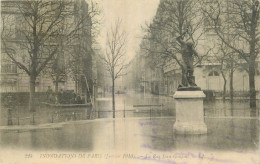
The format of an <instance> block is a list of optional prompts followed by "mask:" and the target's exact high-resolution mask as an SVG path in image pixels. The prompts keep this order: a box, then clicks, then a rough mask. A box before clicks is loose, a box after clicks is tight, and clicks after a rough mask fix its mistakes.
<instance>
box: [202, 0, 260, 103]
mask: <svg viewBox="0 0 260 164" xmlns="http://www.w3.org/2000/svg"><path fill="white" fill-rule="evenodd" d="M223 6H224V7H223ZM203 11H204V13H205V16H206V17H207V18H209V20H211V22H212V23H213V25H214V31H215V33H216V34H217V36H218V37H219V39H220V40H221V41H222V42H223V43H224V44H225V45H226V46H227V47H229V48H230V49H232V50H233V51H234V52H236V53H237V54H238V55H239V58H240V60H237V62H240V63H242V64H243V63H246V65H245V67H244V69H245V70H246V71H247V73H248V75H249V88H250V107H251V108H255V107H256V91H255V68H256V59H257V57H258V54H259V51H260V35H259V28H258V27H259V1H258V0H250V1H249V0H229V1H220V0H214V1H211V3H207V4H206V5H205V8H204V9H203ZM220 22H221V25H219V24H220Z"/></svg>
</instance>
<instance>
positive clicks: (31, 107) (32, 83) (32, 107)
mask: <svg viewBox="0 0 260 164" xmlns="http://www.w3.org/2000/svg"><path fill="white" fill-rule="evenodd" d="M35 81H36V76H34V75H31V76H30V97H29V110H30V112H34V111H35Z"/></svg>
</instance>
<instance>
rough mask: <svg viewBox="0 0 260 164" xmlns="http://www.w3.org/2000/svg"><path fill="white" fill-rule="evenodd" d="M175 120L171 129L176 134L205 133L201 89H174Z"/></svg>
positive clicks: (203, 95) (203, 96)
mask: <svg viewBox="0 0 260 164" xmlns="http://www.w3.org/2000/svg"><path fill="white" fill-rule="evenodd" d="M173 97H174V99H175V101H176V121H175V123H174V126H173V129H174V132H175V133H177V134H205V133H207V126H206V124H205V122H204V110H203V98H205V94H204V93H203V92H202V91H176V92H175V94H174V96H173Z"/></svg>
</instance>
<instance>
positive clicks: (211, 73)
mask: <svg viewBox="0 0 260 164" xmlns="http://www.w3.org/2000/svg"><path fill="white" fill-rule="evenodd" d="M209 76H219V73H218V72H217V71H211V72H210V73H209Z"/></svg>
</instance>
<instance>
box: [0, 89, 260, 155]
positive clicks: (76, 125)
mask: <svg viewBox="0 0 260 164" xmlns="http://www.w3.org/2000/svg"><path fill="white" fill-rule="evenodd" d="M116 102H117V103H116V119H115V120H113V119H112V112H111V111H112V110H111V98H109V97H106V98H98V99H97V104H96V106H95V109H96V112H97V113H98V116H99V117H97V118H96V119H95V120H86V119H80V118H79V119H76V120H74V121H73V119H71V120H67V121H69V122H68V123H66V122H65V121H66V120H65V118H64V120H63V121H59V122H56V123H50V127H49V128H39V129H37V128H35V129H33V130H30V129H26V128H25V129H19V128H16V129H13V130H12V126H9V127H10V129H9V130H8V129H7V130H5V129H2V130H1V131H0V146H1V148H2V149H4V148H7V149H8V148H15V149H16V148H18V149H19V148H21V149H28V150H42V151H45V150H65V151H66V150H77V151H96V150H102V151H106V150H107V151H109V150H110V149H113V150H124V151H131V150H137V149H138V150H140V151H150V150H153V151H162V152H164V151H166V152H167V151H173V150H181V149H201V150H211V151H213V150H216V151H218V150H234V151H256V150H258V149H259V128H260V126H259V109H256V110H251V109H249V108H248V102H239V101H238V102H235V103H234V105H231V104H230V103H229V102H228V101H226V102H225V103H223V102H222V101H220V100H216V101H213V102H204V108H205V109H204V110H205V123H206V125H207V127H208V133H207V134H206V135H193V136H189V135H187V136H184V137H183V136H179V135H175V134H174V133H173V124H174V122H175V108H174V104H175V103H174V100H173V98H172V97H166V96H157V95H146V97H144V96H143V94H134V93H131V94H125V95H124V94H120V95H116ZM146 105H151V106H148V107H147V106H146ZM153 105H154V106H153ZM156 105H157V106H156ZM41 110H42V111H41V112H43V110H46V111H50V110H51V109H47V108H41ZM60 110H64V111H70V112H69V113H71V112H75V111H76V110H78V111H81V112H82V113H84V112H86V111H87V110H85V109H84V108H82V109H76V110H75V109H60ZM150 110H151V111H150ZM2 113H3V112H2ZM124 115H125V118H124ZM3 116H4V115H3V114H2V117H3ZM44 116H46V117H47V116H48V114H46V115H42V117H44ZM1 120H2V122H3V120H5V121H7V120H6V119H5V118H2V119H1ZM35 120H36V122H38V123H39V121H38V120H37V117H35ZM52 125H60V126H58V127H56V128H55V127H54V128H52V127H51V126H52ZM32 126H36V127H37V124H36V125H32Z"/></svg>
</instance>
